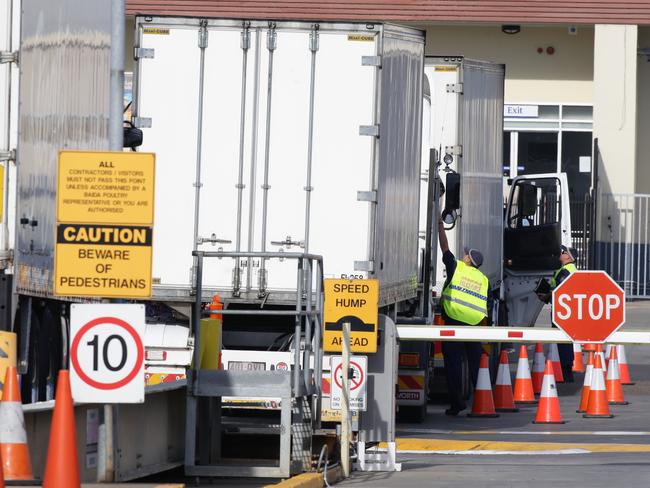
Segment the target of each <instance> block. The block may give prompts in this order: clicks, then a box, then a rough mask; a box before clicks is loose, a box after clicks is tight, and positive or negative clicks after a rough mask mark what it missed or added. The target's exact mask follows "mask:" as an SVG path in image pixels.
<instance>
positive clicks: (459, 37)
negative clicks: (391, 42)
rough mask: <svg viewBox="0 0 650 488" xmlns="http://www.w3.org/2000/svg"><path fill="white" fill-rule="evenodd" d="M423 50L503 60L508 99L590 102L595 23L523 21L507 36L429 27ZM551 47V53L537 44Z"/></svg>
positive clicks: (483, 29)
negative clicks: (573, 29)
mask: <svg viewBox="0 0 650 488" xmlns="http://www.w3.org/2000/svg"><path fill="white" fill-rule="evenodd" d="M426 30H427V44H426V53H427V55H445V54H448V55H454V54H460V55H463V56H466V57H470V58H475V59H481V60H486V61H495V62H499V63H504V64H505V65H506V86H505V99H506V102H526V101H529V102H541V103H544V102H546V103H592V101H593V82H592V80H593V59H594V28H593V27H583V26H580V27H578V31H577V34H576V35H571V34H569V31H568V26H562V27H539V26H526V25H523V26H521V32H520V33H519V34H514V35H507V34H504V33H503V32H501V26H500V25H494V26H457V25H451V26H431V25H429V26H427V27H426ZM549 46H552V47H553V48H554V49H555V53H554V54H553V55H548V54H546V52H544V53H543V54H538V53H537V49H538V48H539V47H541V48H543V49H544V51H545V50H546V48H547V47H549Z"/></svg>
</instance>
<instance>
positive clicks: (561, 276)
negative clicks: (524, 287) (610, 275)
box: [537, 246, 577, 383]
mask: <svg viewBox="0 0 650 488" xmlns="http://www.w3.org/2000/svg"><path fill="white" fill-rule="evenodd" d="M576 255H577V253H576V250H575V249H574V248H572V247H566V246H560V257H559V258H558V259H559V261H560V265H561V266H560V268H559V269H558V270H557V271H555V274H553V278H552V279H551V286H550V288H551V289H550V291H549V292H548V293H538V294H537V296H538V297H539V299H540V300H541V301H543V302H544V303H551V297H552V293H553V290H555V289H556V288H557V287H558V286H560V284H561V283H562V282H563V281H564V280H566V279H567V278H568V277H569V275H570V274H571V273H573V272H574V271H575V270H576V269H577V268H576ZM553 326H554V327H556V326H555V324H554V325H553ZM557 350H558V353H559V355H560V365H561V366H562V376H563V377H564V381H565V382H566V383H573V344H558V345H557Z"/></svg>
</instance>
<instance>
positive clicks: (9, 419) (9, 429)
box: [0, 402, 27, 444]
mask: <svg viewBox="0 0 650 488" xmlns="http://www.w3.org/2000/svg"><path fill="white" fill-rule="evenodd" d="M0 444H27V434H26V433H25V419H24V418H23V406H22V404H21V403H20V402H2V403H0Z"/></svg>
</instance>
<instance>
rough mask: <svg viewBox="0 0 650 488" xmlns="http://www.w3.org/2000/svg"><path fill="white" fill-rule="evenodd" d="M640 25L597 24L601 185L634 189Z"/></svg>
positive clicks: (607, 189) (596, 109)
mask: <svg viewBox="0 0 650 488" xmlns="http://www.w3.org/2000/svg"><path fill="white" fill-rule="evenodd" d="M636 50H637V26H635V25H627V26H626V25H597V26H596V35H595V45H594V137H597V138H598V142H599V148H600V154H601V157H602V165H601V167H600V168H599V179H600V182H601V189H602V191H604V192H612V193H633V192H634V191H635V187H634V180H635V178H634V174H635V166H636V164H635V163H636V98H637V93H636V86H637V85H636V83H637V80H636V77H637V54H636Z"/></svg>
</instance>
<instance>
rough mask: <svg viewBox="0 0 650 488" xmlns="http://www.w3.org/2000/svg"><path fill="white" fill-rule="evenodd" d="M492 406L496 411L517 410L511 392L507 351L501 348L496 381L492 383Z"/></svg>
mask: <svg viewBox="0 0 650 488" xmlns="http://www.w3.org/2000/svg"><path fill="white" fill-rule="evenodd" d="M494 407H495V409H496V411H497V412H518V411H519V409H518V408H517V407H515V399H514V396H513V394H512V382H511V380H510V364H509V363H508V352H507V351H506V350H505V349H502V350H501V356H500V357H499V369H498V371H497V381H496V383H495V385H494Z"/></svg>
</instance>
